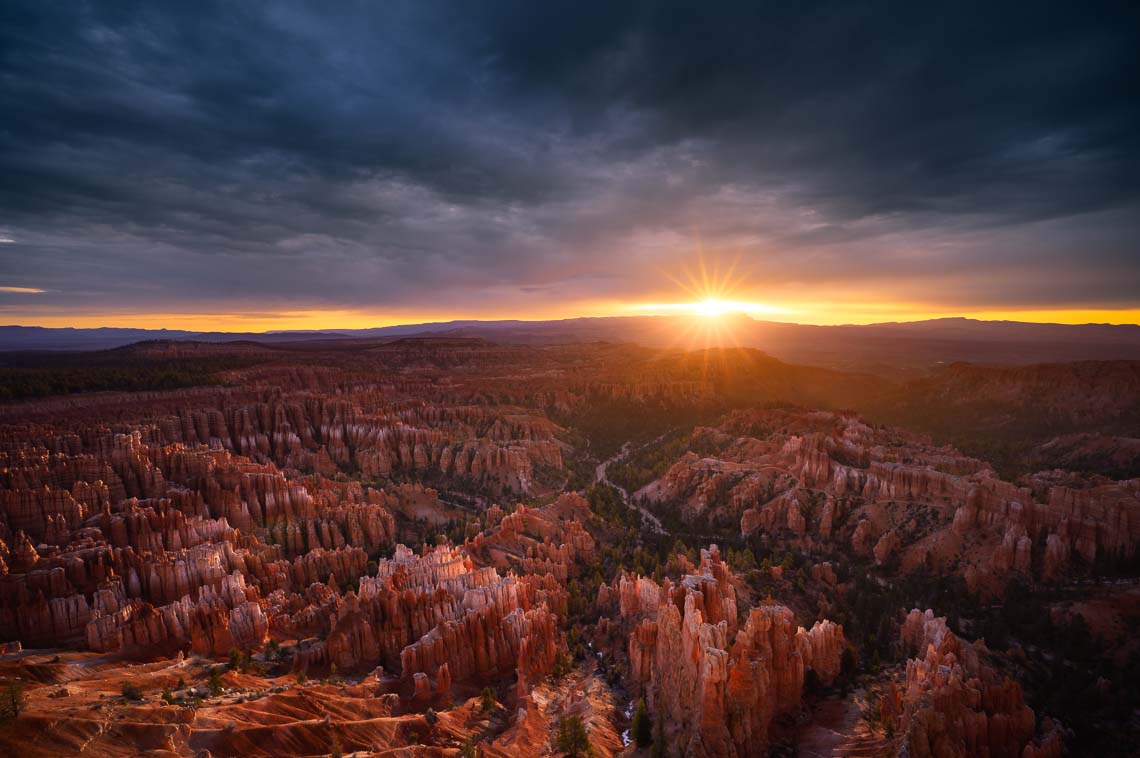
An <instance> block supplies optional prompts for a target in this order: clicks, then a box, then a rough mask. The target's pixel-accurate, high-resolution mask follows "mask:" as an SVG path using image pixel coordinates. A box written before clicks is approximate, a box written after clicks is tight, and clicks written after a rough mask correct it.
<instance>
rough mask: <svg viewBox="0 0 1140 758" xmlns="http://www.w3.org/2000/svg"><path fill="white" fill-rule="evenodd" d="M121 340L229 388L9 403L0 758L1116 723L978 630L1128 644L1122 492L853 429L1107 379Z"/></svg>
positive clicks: (1, 538)
mask: <svg viewBox="0 0 1140 758" xmlns="http://www.w3.org/2000/svg"><path fill="white" fill-rule="evenodd" d="M119 350H120V351H122V352H118V353H116V355H117V356H118V357H116V358H115V360H125V359H126V358H123V356H129V360H130V361H131V362H132V363H131V365H151V364H153V363H155V362H160V363H161V362H164V361H170V360H178V361H191V362H194V361H221V364H220V365H224V366H225V367H224V368H221V369H220V370H218V371H216V372H214V373H212V374H211V375H210V376H211V381H210V382H209V383H205V384H197V385H194V386H188V387H182V388H177V389H159V388H152V389H139V390H135V391H106V392H90V393H78V394H66V395H55V396H50V397H44V398H40V399H32V400H25V401H21V402H10V403H8V404H6V405H2V406H0V643H2V647H0V685H2V686H0V693H4V697H6V698H8V702H9V703H11V705H10V706H6V707H7V709H8V711H7V713H8V715H7V717H6V718H5V720H4V722H3V723H0V746H2V747H3V750H4V751H5V752H6V753H11V754H17V753H19V754H24V755H28V756H37V755H72V754H76V755H78V754H84V755H124V756H125V755H136V754H140V753H145V754H153V755H194V756H202V755H213V756H225V755H330V754H333V755H337V754H343V753H344V752H349V753H355V754H357V755H381V754H393V751H401V750H405V751H410V752H408V753H406V754H414V755H457V754H462V755H488V756H498V755H504V756H505V755H541V754H557V753H569V752H573V751H574V750H584V747H583V746H582V745H578V747H576V748H571V747H569V746H568V745H569V743H568V742H566V741H565V740H567V739H569V738H568V737H566V734H568V733H570V732H571V731H573V730H576V729H580V730H581V732H582V733H583V734H584V740H585V744H587V745H588V746H589V748H590V750H591V751H592V752H593V754H594V755H618V754H621V755H636V754H646V755H649V754H653V755H666V754H671V755H678V756H681V755H683V756H741V757H743V756H754V755H767V754H784V753H786V752H787V751H789V750H794V749H795V746H796V745H797V744H801V742H802V744H808V743H810V742H811V741H812V740H819V739H823V740H824V741H827V740H831V741H833V742H835V741H838V742H835V746H834V747H833V748H830V749H833V750H834V751H835V752H832V753H827V754H835V755H840V754H843V751H845V750H848V751H856V752H857V751H858V750H865V751H869V753H867V754H876V755H898V754H904V753H905V754H908V755H913V756H923V755H932V756H951V755H979V754H988V755H992V756H999V755H1009V756H1023V757H1026V758H1028V757H1030V756H1054V755H1060V754H1062V752H1063V751H1064V750H1065V749H1067V748H1068V749H1073V748H1076V747H1078V746H1079V745H1081V744H1082V743H1081V740H1082V739H1083V738H1085V737H1086V736H1087V735H1088V734H1089V732H1088V731H1085V730H1087V729H1088V726H1087V724H1088V723H1093V722H1092V721H1090V720H1088V719H1092V718H1108V717H1107V716H1105V715H1104V713H1103V712H1100V711H1098V712H1097V714H1099V715H1096V716H1095V717H1094V716H1090V717H1087V719H1086V720H1085V721H1082V720H1081V719H1082V718H1084V717H1081V716H1077V715H1075V714H1073V713H1071V712H1070V713H1066V712H1065V711H1066V708H1065V707H1062V706H1060V705H1058V703H1057V702H1056V701H1053V700H1050V699H1049V697H1048V695H1047V690H1048V688H1049V686H1050V685H1049V682H1050V681H1052V680H1051V679H1050V676H1052V674H1051V673H1050V671H1049V669H1048V666H1047V663H1046V662H1045V661H1046V660H1047V659H1046V658H1044V657H1043V655H1045V654H1046V653H1048V648H1045V647H1042V643H1041V642H1040V641H1039V640H1031V639H1030V638H1029V637H1027V636H1025V635H1027V634H1028V631H1026V630H1025V629H1022V628H1021V627H1016V628H1008V625H1007V627H1005V628H1003V627H1000V625H999V624H998V623H997V621H1001V614H1000V613H997V612H995V611H994V610H993V609H994V608H1000V606H1001V603H1002V602H1003V599H1004V600H1005V601H1006V602H1007V603H1012V602H1014V600H1013V599H1014V598H1016V602H1017V603H1018V605H1017V607H1018V608H1023V609H1028V608H1030V607H1032V608H1034V609H1035V610H1036V611H1037V612H1039V613H1038V615H1039V616H1040V617H1041V618H1043V619H1045V621H1043V622H1041V623H1047V624H1049V626H1048V629H1047V630H1046V632H1047V634H1050V635H1054V637H1053V639H1057V640H1060V639H1061V637H1060V636H1058V635H1069V634H1070V633H1071V632H1072V630H1074V629H1078V628H1079V629H1082V630H1084V631H1083V632H1081V634H1083V635H1084V636H1083V637H1081V638H1080V639H1079V640H1077V642H1074V643H1072V644H1073V645H1074V647H1072V648H1070V647H1066V648H1065V650H1066V651H1067V652H1066V655H1069V653H1071V656H1069V657H1064V656H1062V658H1063V659H1064V660H1065V661H1067V662H1068V663H1070V664H1072V665H1074V666H1076V665H1080V666H1085V667H1089V670H1090V671H1091V670H1092V668H1093V667H1094V666H1096V665H1100V664H1096V663H1095V662H1096V661H1099V660H1103V661H1106V662H1107V661H1111V662H1112V665H1115V666H1116V667H1118V668H1119V670H1120V671H1122V672H1127V671H1130V670H1131V668H1130V667H1131V666H1133V665H1134V661H1135V656H1136V655H1137V654H1138V653H1140V651H1138V650H1137V649H1136V645H1134V644H1133V637H1134V635H1131V634H1130V633H1128V632H1127V631H1121V630H1127V629H1130V628H1133V627H1132V626H1131V625H1132V624H1133V623H1140V599H1138V598H1137V595H1136V588H1135V577H1136V576H1137V574H1136V572H1135V568H1134V567H1135V561H1136V558H1137V547H1138V545H1140V479H1137V478H1125V477H1111V476H1108V475H1105V474H1104V473H1102V472H1100V470H1099V469H1098V468H1097V467H1096V466H1075V467H1074V468H1073V470H1066V469H1062V468H1057V467H1051V468H1042V469H1040V470H1034V471H1030V472H1027V473H1024V474H1022V475H1019V476H1018V477H1016V478H1010V477H1007V476H1004V475H1003V474H1002V473H999V472H998V471H997V470H996V469H995V468H994V466H993V465H991V464H990V463H989V462H987V461H985V460H983V459H981V458H979V457H975V456H972V455H968V454H966V453H964V452H961V451H960V450H959V449H957V448H955V447H953V446H951V445H949V444H946V443H945V442H944V441H942V442H936V441H934V440H933V439H932V438H931V437H929V436H926V435H925V434H923V433H922V432H919V431H914V430H910V429H906V428H903V427H901V426H897V425H892V426H886V425H883V423H881V422H880V421H877V420H876V419H875V416H874V414H875V413H876V410H875V409H876V408H877V407H878V406H877V405H876V404H877V403H881V402H883V401H882V398H883V397H884V396H890V397H897V395H889V394H888V395H884V393H892V392H899V391H900V390H899V389H898V387H900V386H905V387H906V388H907V389H906V390H905V391H906V392H908V393H912V394H913V393H917V392H919V391H920V390H921V391H922V392H925V393H926V394H927V395H929V398H930V400H938V402H942V403H945V404H947V405H949V406H951V407H952V406H953V398H955V397H960V396H969V397H970V398H971V399H972V400H971V403H972V405H971V406H970V407H971V409H972V410H971V411H970V412H971V413H974V412H980V411H978V409H979V408H981V407H983V406H985V407H991V406H997V407H1000V408H1001V409H1002V411H1001V412H1002V413H1003V414H1006V415H1007V416H1008V415H1009V414H1030V415H1032V414H1035V413H1050V414H1063V415H1064V416H1065V418H1066V419H1067V423H1068V424H1070V425H1072V426H1074V427H1075V428H1080V429H1088V430H1090V431H1089V432H1088V434H1090V435H1097V434H1103V433H1104V429H1105V428H1108V427H1109V426H1111V425H1112V424H1114V423H1115V424H1118V425H1120V424H1123V425H1124V426H1125V427H1126V426H1127V424H1129V423H1130V421H1129V419H1130V418H1131V417H1130V416H1129V415H1128V414H1129V413H1130V412H1132V411H1133V410H1134V408H1133V407H1130V406H1129V402H1130V398H1134V397H1135V396H1136V393H1137V391H1138V390H1137V386H1136V382H1135V366H1134V365H1132V364H1129V363H1127V362H1121V363H1120V364H1119V365H1112V366H1106V367H1100V368H1096V369H1095V370H1092V369H1090V368H1089V367H1087V366H1076V367H1069V368H1067V369H1063V368H1055V369H1048V370H1044V369H1040V368H1036V369H1032V370H1030V369H1024V370H1012V369H1010V370H1003V371H1004V373H999V374H995V373H993V372H991V371H989V370H986V371H973V370H970V371H966V370H964V369H961V368H955V369H953V373H952V376H953V377H956V378H955V379H954V382H955V383H953V384H946V382H947V381H949V380H948V379H947V378H946V375H943V376H942V378H940V379H930V380H926V381H928V382H941V383H940V384H937V386H938V387H944V388H946V389H944V390H941V389H940V390H936V389H935V385H934V384H927V385H923V384H920V383H910V384H906V385H894V384H889V383H888V384H884V383H883V382H882V380H881V379H879V378H876V377H873V376H870V375H866V374H847V373H843V372H839V371H834V370H831V369H823V368H813V367H806V366H795V365H790V364H785V363H781V362H780V361H777V360H775V359H772V358H770V357H768V356H765V355H763V354H760V353H757V352H755V351H749V350H723V351H712V352H708V353H700V352H697V353H692V352H685V351H671V352H669V351H667V352H662V351H659V350H649V349H644V348H639V347H636V346H630V345H614V344H607V343H595V344H590V345H581V344H571V345H534V344H495V343H490V342H486V341H484V340H482V339H477V338H470V337H465V336H452V337H416V338H401V339H398V340H395V341H389V342H385V343H383V344H375V343H373V342H369V341H362V340H350V341H348V342H345V343H341V342H340V341H338V340H337V339H333V338H329V339H327V340H324V341H313V342H311V343H306V344H305V345H304V346H300V347H299V346H290V347H289V348H288V349H286V348H283V347H281V346H280V345H271V346H259V345H255V344H251V343H241V342H239V343H232V344H229V343H217V342H201V343H199V342H173V341H160V342H143V343H138V344H137V345H132V346H130V347H129V348H120V349H119ZM211 365H213V364H211ZM966 374H968V375H969V377H972V378H969V379H967V378H963V377H964V376H966ZM979 377H980V378H979ZM1027 387H1028V388H1030V389H1026V388H1027ZM1033 387H1037V388H1038V389H1032V388H1033ZM1043 387H1045V388H1048V392H1045V391H1044V390H1043V389H1041V388H1043ZM939 393H943V394H939ZM851 407H862V408H863V409H865V411H864V412H862V413H861V412H859V411H856V410H850V408H851ZM911 410H913V409H911ZM1118 431H1119V430H1118ZM979 433H980V434H981V433H983V432H979ZM1121 439H1124V437H1121ZM1066 440H1068V438H1061V437H1058V440H1057V441H1056V442H1055V443H1051V444H1055V445H1056V446H1057V447H1058V449H1060V448H1064V449H1065V450H1069V451H1071V450H1072V449H1073V443H1072V442H1071V441H1066ZM1118 448H1120V446H1119V445H1116V446H1114V448H1113V449H1118ZM1068 459H1069V460H1073V461H1079V459H1080V456H1079V455H1077V454H1076V453H1072V452H1070V453H1068ZM1122 460H1125V459H1122ZM1123 465H1125V466H1127V465H1128V464H1127V462H1126V460H1125V463H1124V464H1123ZM611 481H612V482H613V485H611V483H610V482H611ZM955 598H962V600H961V601H959V600H958V599H955ZM916 601H919V602H921V603H922V604H921V606H920V607H921V608H922V610H916V609H915V607H916V604H917V603H916ZM928 601H929V602H928ZM939 603H942V605H941V606H940V605H939ZM1032 603H1036V605H1031V604H1032ZM927 608H929V609H930V610H926V609H927ZM1010 613H1012V611H1010ZM1019 613H1020V612H1019ZM1031 615H1032V614H1031V613H1029V612H1028V611H1025V612H1024V613H1020V615H1018V618H1021V616H1025V617H1026V618H1028V617H1030V616H1031ZM1027 623H1028V622H1027ZM1034 623H1037V622H1036V621H1035V622H1034ZM998 632H1001V635H1000V636H1002V637H1003V638H1001V639H998V636H999V635H998V634H997V633H998ZM1072 633H1073V634H1076V632H1072ZM1019 635H1020V636H1019ZM968 640H969V641H968ZM1090 640H1091V641H1090ZM1056 644H1061V643H1060V642H1058V643H1056ZM1064 644H1065V645H1066V646H1068V645H1069V644H1070V642H1069V640H1068V638H1067V637H1066V638H1065V641H1064ZM1072 656H1083V657H1077V658H1074V657H1072ZM1050 660H1051V659H1050ZM1105 665H1108V664H1107V663H1106V664H1105ZM1098 676H1099V675H1098ZM1090 686H1091V687H1093V690H1095V691H1096V692H1099V693H1100V696H1102V697H1103V698H1105V699H1106V701H1111V700H1112V699H1122V700H1123V701H1124V702H1128V701H1129V698H1131V697H1133V695H1134V693H1133V692H1132V691H1131V690H1129V689H1128V687H1131V686H1133V683H1130V682H1129V681H1128V680H1125V679H1122V678H1120V677H1117V676H1114V675H1106V676H1100V678H1099V680H1097V679H1095V678H1094V680H1093V683H1092V684H1090ZM641 711H644V713H645V717H644V718H641V717H639V716H636V715H635V712H637V713H640V712H641ZM829 714H830V715H829ZM834 714H840V717H839V722H842V723H839V722H837V723H836V725H831V722H830V721H829V719H831V718H832V716H833V715H834ZM639 719H640V720H639ZM820 735H824V736H823V737H821V736H820ZM1124 735H1125V738H1127V733H1126V732H1125V733H1124ZM844 745H846V747H844Z"/></svg>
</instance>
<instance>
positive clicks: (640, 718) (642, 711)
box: [630, 698, 653, 747]
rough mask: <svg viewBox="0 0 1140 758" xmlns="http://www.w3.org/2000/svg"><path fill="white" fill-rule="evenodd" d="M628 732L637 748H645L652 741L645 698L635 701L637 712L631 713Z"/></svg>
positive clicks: (650, 724)
mask: <svg viewBox="0 0 1140 758" xmlns="http://www.w3.org/2000/svg"><path fill="white" fill-rule="evenodd" d="M630 730H631V731H632V732H633V740H634V742H636V743H637V746H638V747H645V746H646V745H648V744H649V743H650V742H652V741H653V736H652V734H653V722H652V720H651V719H650V718H649V707H648V706H647V705H646V704H645V698H642V699H641V700H639V701H637V710H636V711H634V713H633V724H632V725H631V726H630Z"/></svg>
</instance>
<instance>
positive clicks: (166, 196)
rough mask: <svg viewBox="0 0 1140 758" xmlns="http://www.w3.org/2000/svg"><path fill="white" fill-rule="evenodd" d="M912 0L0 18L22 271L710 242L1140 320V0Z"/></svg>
mask: <svg viewBox="0 0 1140 758" xmlns="http://www.w3.org/2000/svg"><path fill="white" fill-rule="evenodd" d="M924 6H925V4H914V3H851V2H843V3H836V4H831V5H829V4H813V5H811V6H810V7H809V6H807V5H805V4H800V3H781V4H774V3H764V4H761V3H740V4H736V5H732V6H730V5H727V4H717V5H710V4H707V3H701V4H697V3H611V2H601V3H564V4H563V3H557V4H556V3H534V2H517V3H492V2H488V3H478V4H474V3H458V2H456V3H428V2H403V3H364V2H358V3H333V4H325V3H312V4H303V3H217V4H209V3H193V4H187V3H170V4H167V3H159V2H145V3H122V4H112V3H59V4H56V3H45V2H29V3H21V2H9V3H5V4H4V6H3V9H2V10H0V114H2V115H0V238H4V239H10V240H12V241H11V242H3V243H0V280H2V281H0V285H6V286H23V287H33V288H41V289H45V290H50V292H46V293H42V294H38V295H35V297H36V298H39V299H38V300H37V301H36V302H38V303H41V304H42V303H48V304H59V305H60V306H63V305H65V304H66V305H71V306H83V307H87V308H89V309H93V310H98V309H99V308H100V307H106V306H108V305H110V304H115V305H122V304H123V303H124V302H130V303H134V304H137V306H138V307H139V308H140V309H154V308H157V307H160V306H161V307H171V306H180V305H187V306H193V307H197V308H199V309H201V310H204V311H208V310H210V309H211V308H216V307H223V304H225V305H224V307H233V305H232V304H234V303H238V304H243V303H244V304H245V305H244V307H245V308H247V309H250V310H260V309H264V308H265V307H266V304H267V303H270V302H272V301H275V300H276V301H278V302H280V301H281V300H284V301H286V302H287V303H288V304H289V305H290V306H291V307H294V308H296V307H333V306H346V307H347V306H360V307H383V306H388V305H400V304H405V303H407V302H415V301H417V300H422V298H423V296H424V294H425V293H437V292H439V291H441V289H444V290H447V291H448V292H449V293H450V294H451V297H452V301H451V302H452V304H462V305H470V306H472V307H475V306H477V305H478V304H480V303H485V300H484V299H483V298H484V293H486V292H490V291H494V292H496V293H498V294H499V295H501V296H504V297H509V295H510V293H511V292H518V293H520V295H549V296H556V297H564V298H568V299H577V298H591V297H599V296H601V297H605V296H623V295H628V296H636V295H637V293H638V289H637V287H638V286H639V283H640V282H642V281H644V278H643V277H642V276H641V274H642V272H644V271H645V270H650V271H655V270H657V269H659V268H661V267H665V266H669V265H670V264H672V263H674V262H676V261H679V260H683V259H684V258H685V257H686V256H687V255H688V254H690V253H691V251H692V249H693V246H694V239H695V238H696V237H697V236H699V238H700V239H701V241H702V243H703V245H704V247H705V249H706V250H709V251H711V252H714V253H717V252H723V253H724V254H725V255H728V256H736V257H738V258H739V259H740V260H741V261H742V264H741V270H742V271H743V272H745V273H748V272H753V273H755V272H762V273H763V276H764V278H765V280H766V281H768V282H772V283H774V284H777V285H778V284H781V283H783V284H787V283H794V282H805V281H806V282H810V281H836V282H842V281H849V282H852V283H853V285H854V286H857V285H858V283H859V282H873V283H875V284H878V285H882V284H884V283H885V284H886V285H887V286H888V288H889V287H890V284H891V281H892V278H895V279H897V281H898V282H900V283H904V284H905V286H906V287H908V288H911V289H912V291H916V292H920V293H923V294H924V295H925V296H926V297H928V298H929V299H932V300H935V301H938V300H940V301H942V302H946V303H949V304H972V305H988V306H993V305H1001V306H1016V305H1018V304H1022V303H1024V304H1032V305H1042V304H1058V305H1064V304H1066V303H1081V304H1090V303H1092V304H1096V303H1099V304H1104V305H1128V304H1131V305H1135V304H1136V302H1137V299H1138V298H1140V293H1138V292H1137V289H1138V287H1137V284H1136V283H1137V282H1138V281H1140V251H1138V250H1137V232H1138V231H1140V221H1138V220H1137V219H1138V218H1140V182H1138V180H1137V177H1138V176H1140V105H1138V103H1140V99H1138V98H1136V96H1135V90H1136V88H1137V85H1138V84H1140V77H1138V63H1137V56H1136V52H1135V51H1136V42H1137V35H1136V32H1135V29H1137V28H1140V13H1138V12H1137V10H1136V6H1135V5H1134V4H1128V3H1121V4H1118V5H1114V4H1103V5H1099V6H1098V5H1097V4H1095V3H1094V4H1087V3H1086V4H1079V5H1078V4H1075V3H1058V4H1055V5H1054V4H1046V3H1037V4H1031V5H1026V4H1020V5H1016V6H1015V5H1013V4H1011V5H1010V6H1009V7H1008V8H1000V7H996V6H995V4H984V5H983V4H978V5H967V4H960V3H955V4H946V6H945V7H944V8H942V9H931V8H929V7H924ZM28 297H29V296H28V295H11V294H0V304H3V305H6V306H8V307H12V304H13V303H17V300H15V299H14V298H23V300H19V301H18V303H23V302H25V301H26V299H27V298H28ZM274 307H276V306H274Z"/></svg>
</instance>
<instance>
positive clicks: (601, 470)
mask: <svg viewBox="0 0 1140 758" xmlns="http://www.w3.org/2000/svg"><path fill="white" fill-rule="evenodd" d="M660 439H661V437H658V438H657V439H656V440H653V442H650V443H648V444H650V445H652V444H654V443H655V442H657V441H658V440H660ZM627 455H629V443H628V442H627V443H625V444H624V445H622V446H621V450H619V451H618V452H617V453H615V454H614V455H613V456H611V457H609V458H607V459H606V460H604V461H602V462H601V463H599V464H598V467H597V468H596V469H594V481H595V482H597V483H598V484H608V485H609V486H611V487H613V488H614V489H615V490H617V491H618V492H619V493H620V494H621V501H622V502H623V503H625V507H626V508H636V509H637V510H638V511H640V512H641V518H642V523H644V524H649V526H650V528H652V529H653V530H654V531H655V532H658V533H660V534H665V528H664V527H662V526H661V519H659V518H657V517H656V516H654V515H653V513H651V512H650V511H649V510H648V509H646V508H642V507H641V506H640V505H634V504H633V503H632V502H630V499H629V493H628V492H626V490H625V488H624V487H622V486H620V485H617V484H614V483H613V482H611V481H610V480H609V479H608V478H606V467H607V466H609V465H610V464H611V463H614V462H616V461H620V460H622V459H624V458H625V457H626V456H627Z"/></svg>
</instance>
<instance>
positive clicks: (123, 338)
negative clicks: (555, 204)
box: [0, 315, 1140, 373]
mask: <svg viewBox="0 0 1140 758" xmlns="http://www.w3.org/2000/svg"><path fill="white" fill-rule="evenodd" d="M694 324H697V326H696V327H694ZM699 324H700V322H699V321H694V319H693V317H691V316H625V317H621V316H614V317H599V318H573V319H562V320H555V321H519V320H502V321H477V320H460V321H448V322H434V323H424V324H401V325H395V326H385V327H375V328H369V329H338V330H331V331H275V332H264V333H257V332H192V331H186V330H168V329H130V328H115V327H105V328H98V329H74V328H63V329H53V328H46V327H36V326H0V350H4V351H15V350H56V351H63V350H66V351H84V350H106V349H110V348H115V347H121V346H123V345H128V344H131V343H133V342H138V341H142V340H156V339H158V340H175V341H185V340H194V341H199V342H231V341H238V340H247V341H252V342H258V343H262V344H267V345H280V344H287V343H295V344H303V343H315V342H323V343H333V342H336V341H340V340H344V341H349V342H351V341H361V340H377V341H383V340H388V339H399V338H402V337H425V336H435V337H448V338H461V337H476V338H482V339H485V340H488V341H492V342H501V343H510V344H529V345H550V344H559V343H579V342H599V341H602V342H633V343H637V344H641V345H645V346H649V347H699V346H700V344H699V341H700V339H701V337H700V336H699V333H700V326H699ZM694 332H696V333H698V336H697V337H695V338H694V337H692V336H691V335H693V334H694ZM713 332H715V333H718V334H722V335H727V336H725V337H724V339H725V340H726V341H727V342H729V343H731V344H735V345H739V346H742V347H756V348H759V349H761V350H764V351H766V352H768V353H769V354H771V355H773V356H775V357H777V358H780V359H782V360H786V361H791V362H795V363H803V364H809V365H820V366H827V367H831V368H840V369H849V370H860V371H876V370H884V371H885V370H892V371H897V370H902V371H904V372H907V371H910V372H914V373H921V372H925V371H927V370H929V369H931V368H937V367H938V366H940V365H946V364H950V363H954V362H959V361H967V362H970V363H978V364H992V365H1019V364H1029V363H1046V362H1069V361H1089V360H1122V359H1127V360H1138V359H1140V325H1134V324H1125V325H1113V324H1039V323H1029V322H1018V321H978V320H974V319H966V318H943V319H932V320H927V321H912V322H887V323H879V324H867V325H842V326H814V325H808V324H789V323H780V322H773V321H757V320H754V319H751V318H749V317H747V316H742V315H737V316H724V317H721V318H720V319H719V320H718V321H717V322H715V328H713V322H710V329H709V333H713ZM684 335H690V337H689V339H690V344H686V343H685V341H684V340H685V336H684Z"/></svg>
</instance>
